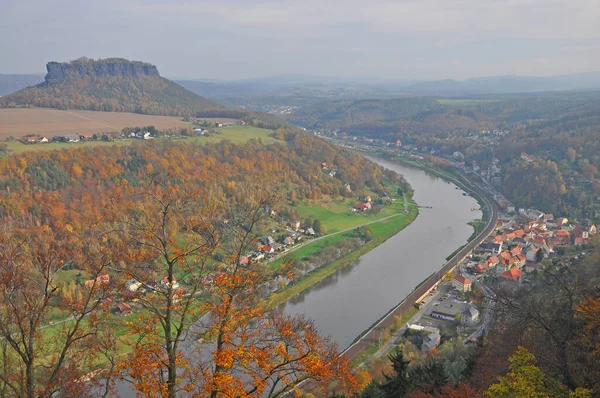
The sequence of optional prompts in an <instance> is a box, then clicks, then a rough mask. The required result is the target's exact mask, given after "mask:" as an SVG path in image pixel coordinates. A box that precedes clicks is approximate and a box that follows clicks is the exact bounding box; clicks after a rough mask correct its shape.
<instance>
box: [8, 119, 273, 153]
mask: <svg viewBox="0 0 600 398" xmlns="http://www.w3.org/2000/svg"><path fill="white" fill-rule="evenodd" d="M217 130H218V134H216V135H213V136H210V137H204V136H199V137H188V138H182V139H181V140H185V141H187V142H198V143H201V144H204V143H214V142H219V141H222V140H229V141H231V142H233V143H235V144H239V143H244V142H246V141H248V140H250V139H253V138H256V139H259V138H260V139H261V140H262V141H263V143H265V144H270V143H272V142H275V141H276V140H275V139H274V138H273V137H271V133H272V131H271V130H267V129H261V128H257V127H251V126H231V127H223V128H220V129H217ZM133 142H141V140H137V139H129V138H128V139H122V140H118V141H112V142H106V141H86V142H73V143H69V142H49V143H45V144H30V145H26V144H23V143H21V142H19V141H8V142H6V143H2V142H0V144H4V145H6V149H7V150H8V153H9V155H10V154H18V153H23V152H27V151H51V150H60V149H72V148H83V147H92V146H99V145H109V146H110V145H117V146H125V145H131V143H133Z"/></svg>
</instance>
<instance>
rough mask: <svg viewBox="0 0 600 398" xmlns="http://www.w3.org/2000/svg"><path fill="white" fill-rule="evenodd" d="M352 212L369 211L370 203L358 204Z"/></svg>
mask: <svg viewBox="0 0 600 398" xmlns="http://www.w3.org/2000/svg"><path fill="white" fill-rule="evenodd" d="M354 210H355V211H356V210H360V211H367V210H371V203H369V202H367V203H359V204H357V205H356V206H354Z"/></svg>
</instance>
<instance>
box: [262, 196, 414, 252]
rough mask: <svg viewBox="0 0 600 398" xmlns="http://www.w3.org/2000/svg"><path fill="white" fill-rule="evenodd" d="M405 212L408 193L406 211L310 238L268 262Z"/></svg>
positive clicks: (405, 207)
mask: <svg viewBox="0 0 600 398" xmlns="http://www.w3.org/2000/svg"><path fill="white" fill-rule="evenodd" d="M405 214H408V201H407V200H406V194H404V212H402V213H397V214H392V215H391V216H387V217H383V218H380V219H377V220H373V221H369V222H366V223H364V224H360V225H356V226H354V227H351V228H346V229H343V230H341V231H336V232H333V233H330V234H327V235H323V236H319V237H318V238H314V239H311V240H308V241H306V242H304V243H301V244H299V245H297V246H294V247H292V248H291V249H289V250H288V251H286V252H285V253H282V254H280V255H279V256H276V257H272V258H270V259H269V261H267V263H270V262H272V261H275V260H277V259H278V258H281V257H282V256H286V255H288V254H290V253H293V252H295V251H296V250H298V249H300V248H302V247H304V246H306V245H310V244H312V243H315V242H318V241H320V240H321V239H325V238H329V237H331V236H335V235H339V234H343V233H345V232H349V231H354V230H355V229H356V228H361V227H365V226H367V225H371V224H375V223H378V222H381V221H385V220H389V219H391V218H394V217H398V216H401V215H405ZM290 232H294V231H290Z"/></svg>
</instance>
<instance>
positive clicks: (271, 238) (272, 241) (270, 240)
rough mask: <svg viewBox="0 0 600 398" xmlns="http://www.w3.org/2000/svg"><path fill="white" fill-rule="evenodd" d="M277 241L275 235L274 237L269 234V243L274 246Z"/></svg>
mask: <svg viewBox="0 0 600 398" xmlns="http://www.w3.org/2000/svg"><path fill="white" fill-rule="evenodd" d="M275 243H276V242H275V239H273V237H272V236H267V244H268V245H269V246H273V245H274V244H275Z"/></svg>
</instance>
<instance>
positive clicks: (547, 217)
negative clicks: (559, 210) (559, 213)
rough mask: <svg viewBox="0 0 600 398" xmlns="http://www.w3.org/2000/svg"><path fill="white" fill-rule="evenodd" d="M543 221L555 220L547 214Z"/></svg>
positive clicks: (551, 215)
mask: <svg viewBox="0 0 600 398" xmlns="http://www.w3.org/2000/svg"><path fill="white" fill-rule="evenodd" d="M542 219H543V220H544V221H553V220H554V215H553V214H550V213H547V214H544V216H543V217H542Z"/></svg>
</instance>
